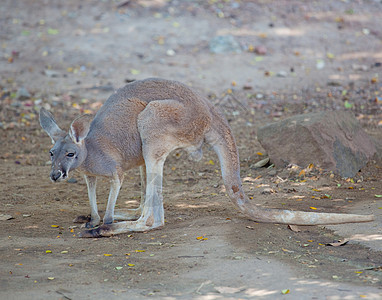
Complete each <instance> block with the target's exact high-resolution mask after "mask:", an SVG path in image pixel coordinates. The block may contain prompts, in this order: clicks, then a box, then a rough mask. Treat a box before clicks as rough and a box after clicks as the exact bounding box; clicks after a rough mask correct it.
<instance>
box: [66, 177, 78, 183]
mask: <svg viewBox="0 0 382 300" xmlns="http://www.w3.org/2000/svg"><path fill="white" fill-rule="evenodd" d="M68 182H69V183H77V179H75V178H73V177H72V178H69V179H68Z"/></svg>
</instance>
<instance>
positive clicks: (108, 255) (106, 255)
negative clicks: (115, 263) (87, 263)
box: [103, 253, 113, 256]
mask: <svg viewBox="0 0 382 300" xmlns="http://www.w3.org/2000/svg"><path fill="white" fill-rule="evenodd" d="M112 255H113V254H107V253H106V254H104V255H103V256H112Z"/></svg>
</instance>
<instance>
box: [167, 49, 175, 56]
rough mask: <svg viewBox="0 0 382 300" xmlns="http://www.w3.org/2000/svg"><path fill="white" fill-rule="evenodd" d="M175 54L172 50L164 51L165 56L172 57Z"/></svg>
mask: <svg viewBox="0 0 382 300" xmlns="http://www.w3.org/2000/svg"><path fill="white" fill-rule="evenodd" d="M175 54H176V53H175V51H174V50H172V49H168V50H167V51H166V55H167V56H174V55H175Z"/></svg>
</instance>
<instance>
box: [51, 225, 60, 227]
mask: <svg viewBox="0 0 382 300" xmlns="http://www.w3.org/2000/svg"><path fill="white" fill-rule="evenodd" d="M50 227H53V228H57V227H60V226H59V225H50Z"/></svg>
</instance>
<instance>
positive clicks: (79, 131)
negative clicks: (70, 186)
mask: <svg viewBox="0 0 382 300" xmlns="http://www.w3.org/2000/svg"><path fill="white" fill-rule="evenodd" d="M92 118H93V117H92V116H91V115H83V116H81V117H79V118H77V119H75V120H74V121H73V122H72V124H71V125H70V129H69V133H66V132H65V131H63V130H62V129H61V128H60V127H59V126H58V125H57V123H56V121H55V119H54V117H53V115H52V114H51V113H50V112H49V111H47V110H46V109H44V108H41V110H40V124H41V127H42V128H43V129H44V130H45V131H46V133H47V134H48V135H49V136H50V138H51V139H52V143H53V147H52V149H51V150H50V152H49V153H50V157H51V160H52V171H51V173H50V178H51V180H52V181H61V180H63V179H66V178H67V177H68V175H69V171H70V170H74V169H75V168H77V167H79V166H80V165H81V164H82V163H83V162H84V160H85V158H86V155H87V150H86V146H85V141H84V139H85V138H86V136H87V134H88V132H89V129H90V123H91V121H92Z"/></svg>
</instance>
